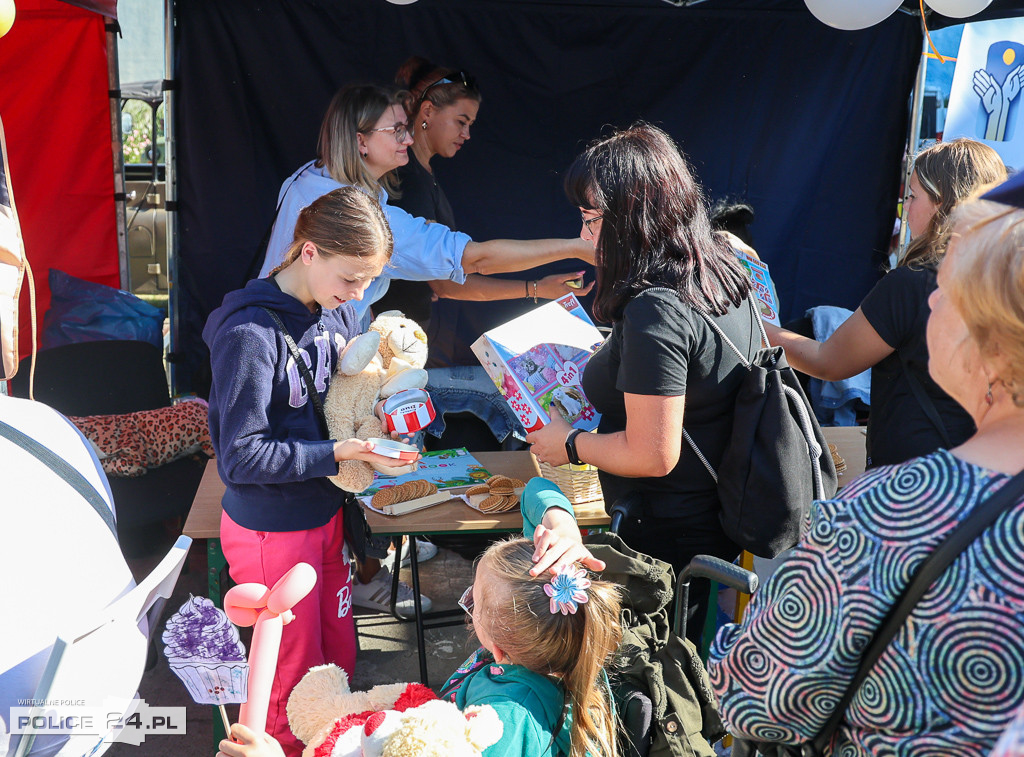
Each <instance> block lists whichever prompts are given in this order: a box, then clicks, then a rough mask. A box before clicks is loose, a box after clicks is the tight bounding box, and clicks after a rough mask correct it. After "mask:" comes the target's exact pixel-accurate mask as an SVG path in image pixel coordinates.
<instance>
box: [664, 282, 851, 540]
mask: <svg viewBox="0 0 1024 757" xmlns="http://www.w3.org/2000/svg"><path fill="white" fill-rule="evenodd" d="M748 301H749V302H750V307H751V308H752V309H753V311H754V320H755V321H756V323H757V325H758V328H759V330H760V332H761V339H762V344H765V345H767V344H768V335H767V334H766V333H765V331H764V324H762V323H761V314H760V312H759V310H758V307H757V302H756V301H755V300H754V296H753V294H750V295H748ZM693 309H694V311H695V312H696V313H697V314H698V315H700V316H701V317H702V318H703V319H704V320H705V321H706V322H707V324H708V326H710V327H711V329H712V330H713V331H714V332H715V333H716V334H717V335H718V337H719V339H721V340H722V342H723V343H724V344H725V345H726V346H728V347H729V348H730V349H732V351H733V352H735V353H736V354H737V355H738V356H739V358H740V361H742V362H743V364H744V365H746V366H747V375H746V376H745V377H744V378H743V383H742V384H740V389H739V392H738V393H737V395H736V405H735V410H734V412H733V422H732V433H731V435H730V438H729V446H728V447H727V448H726V450H725V455H724V456H723V457H722V460H721V462H720V463H719V465H718V471H717V472H716V471H715V469H714V468H713V467H712V466H711V464H710V463H709V462H708V460H707V458H706V457H704V455H703V454H702V453H701V451H700V449H698V448H697V445H696V444H695V443H694V441H693V439H691V438H690V435H689V434H688V433H687V432H686V429H685V428H684V429H683V438H684V439H686V442H687V444H689V445H690V448H691V449H692V450H693V451H694V453H695V454H696V455H697V457H698V458H700V461H701V462H702V463H703V464H704V467H705V468H706V469H707V471H708V473H710V474H711V477H712V478H714V479H715V481H716V482H717V483H718V499H719V501H720V502H721V510H720V511H719V516H718V517H719V520H720V521H721V524H722V528H723V529H724V531H725V533H726V535H727V536H728V537H729V538H730V539H732V540H733V542H735V543H736V545H737V546H739V547H741V548H743V549H745V550H746V551H747V552H750V553H752V554H755V555H758V556H760V557H775V556H776V555H778V554H779V553H780V552H783V551H784V550H787V549H789V548H790V547H792V546H794V545H795V544H796V543H797V542H798V541H799V540H800V531H801V528H802V526H803V523H804V520H805V519H806V517H807V513H808V511H809V509H810V506H811V502H812V501H814V500H815V499H826V498H827V497H831V496H833V495H834V494H835V493H836V487H837V475H836V466H835V462H834V461H833V460H832V453H831V452H830V451H829V448H828V443H827V442H826V441H825V437H824V435H823V434H822V433H821V427H820V426H819V425H818V421H817V420H816V419H815V417H814V413H813V412H811V406H810V403H809V402H808V401H807V397H806V395H805V394H804V392H803V389H802V388H801V387H800V381H799V380H798V379H797V377H796V374H795V373H794V372H793V369H792V368H790V367H789V364H788V363H787V362H786V353H785V352H784V351H783V349H782V348H781V347H764V348H762V349H760V350H758V351H757V353H756V354H755V355H754V359H753V360H752V361H747V357H746V355H744V354H743V353H742V352H740V351H739V349H737V348H736V345H734V344H733V343H732V341H730V339H729V337H727V336H726V335H725V333H724V332H723V331H722V330H721V329H720V328H719V327H718V324H716V323H715V322H714V320H713V319H712V318H711V316H710V315H708V314H707V313H706V312H704V311H703V310H702V309H700V308H697V307H694V308H693Z"/></svg>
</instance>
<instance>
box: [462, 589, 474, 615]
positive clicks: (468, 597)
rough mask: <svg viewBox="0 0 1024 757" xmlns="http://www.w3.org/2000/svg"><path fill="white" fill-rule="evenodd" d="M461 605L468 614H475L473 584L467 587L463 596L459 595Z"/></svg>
mask: <svg viewBox="0 0 1024 757" xmlns="http://www.w3.org/2000/svg"><path fill="white" fill-rule="evenodd" d="M459 607H461V608H462V609H463V610H465V612H466V614H467V615H472V614H473V584H470V585H469V586H467V587H466V590H465V591H464V592H462V596H461V597H459Z"/></svg>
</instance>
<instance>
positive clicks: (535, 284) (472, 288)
mask: <svg viewBox="0 0 1024 757" xmlns="http://www.w3.org/2000/svg"><path fill="white" fill-rule="evenodd" d="M582 276H583V271H576V272H575V273H553V274H551V275H550V276H545V277H544V278H542V279H537V280H536V281H533V280H529V281H523V280H522V279H499V278H495V277H493V276H481V275H480V274H475V273H474V274H471V275H470V276H467V277H466V283H465V284H458V283H456V282H454V281H449V280H447V279H441V280H438V281H431V282H430V288H431V289H433V290H434V294H436V295H437V296H438V297H445V298H447V299H451V300H471V301H475V302H485V301H491V300H519V299H525V298H527V297H533V296H534V292H536V293H537V298H538V299H542V300H553V299H556V298H557V297H561V296H562V295H565V294H575V295H576V296H577V297H582V296H583V295H585V294H587V293H588V292H589V291H590V290H591V289H592V288H593V286H594V282H590V284H588V285H587V286H586V287H584V288H583V289H572V288H571V287H567V286H566V285H565V282H567V281H576V280H578V279H580V278H581V277H582Z"/></svg>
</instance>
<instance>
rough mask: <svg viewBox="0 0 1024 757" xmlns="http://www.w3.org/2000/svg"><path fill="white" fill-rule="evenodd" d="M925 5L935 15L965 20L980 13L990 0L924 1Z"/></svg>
mask: <svg viewBox="0 0 1024 757" xmlns="http://www.w3.org/2000/svg"><path fill="white" fill-rule="evenodd" d="M924 2H925V4H926V5H927V6H928V7H929V8H931V9H932V10H933V11H935V12H937V13H941V14H942V15H943V16H949V17H950V18H967V17H968V16H973V15H974V14H975V13H981V12H982V11H983V10H985V9H986V8H987V7H988V6H989V5H991V3H992V0H924Z"/></svg>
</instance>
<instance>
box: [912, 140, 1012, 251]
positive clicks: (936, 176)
mask: <svg viewBox="0 0 1024 757" xmlns="http://www.w3.org/2000/svg"><path fill="white" fill-rule="evenodd" d="M914 174H915V175H916V176H917V181H918V183H920V185H921V188H922V189H924V191H925V192H926V193H927V194H928V198H929V199H930V200H931V201H932V202H933V203H935V205H936V208H935V215H933V216H932V218H931V220H930V221H929V222H928V227H927V228H926V229H925V230H924V233H922V234H920V235H918V236H917V237H915V238H914V239H912V240H911V241H910V244H908V245H907V251H906V254H904V256H903V259H902V260H900V263H899V264H900V265H901V266H923V265H933V264H935V263H937V262H938V261H939V260H940V259H941V258H942V255H943V253H944V252H945V251H946V245H945V242H946V240H945V236H944V234H943V232H944V230H945V229H946V221H947V219H948V218H949V214H950V213H951V212H952V211H953V208H955V207H956V206H957V205H959V204H960V203H961V202H962V201H964V200H966V199H967V198H968V197H969V196H970V195H971V194H972V193H973V192H974V190H975V189H977V188H978V187H980V186H982V185H984V184H991V183H993V182H997V181H1003V180H1004V179H1005V178H1006V166H1005V165H1003V160H1002V158H1000V157H999V153H997V152H996V151H995V150H993V149H992V148H991V147H989V146H988V145H985V144H982V143H981V142H975V141H974V140H973V139H966V138H963V137H961V138H960V139H954V140H951V141H949V142H939V143H938V144H934V145H932V146H931V147H928V148H926V149H924V150H922V151H921V152H920V153H918V155H917V158H916V159H915V160H914Z"/></svg>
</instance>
